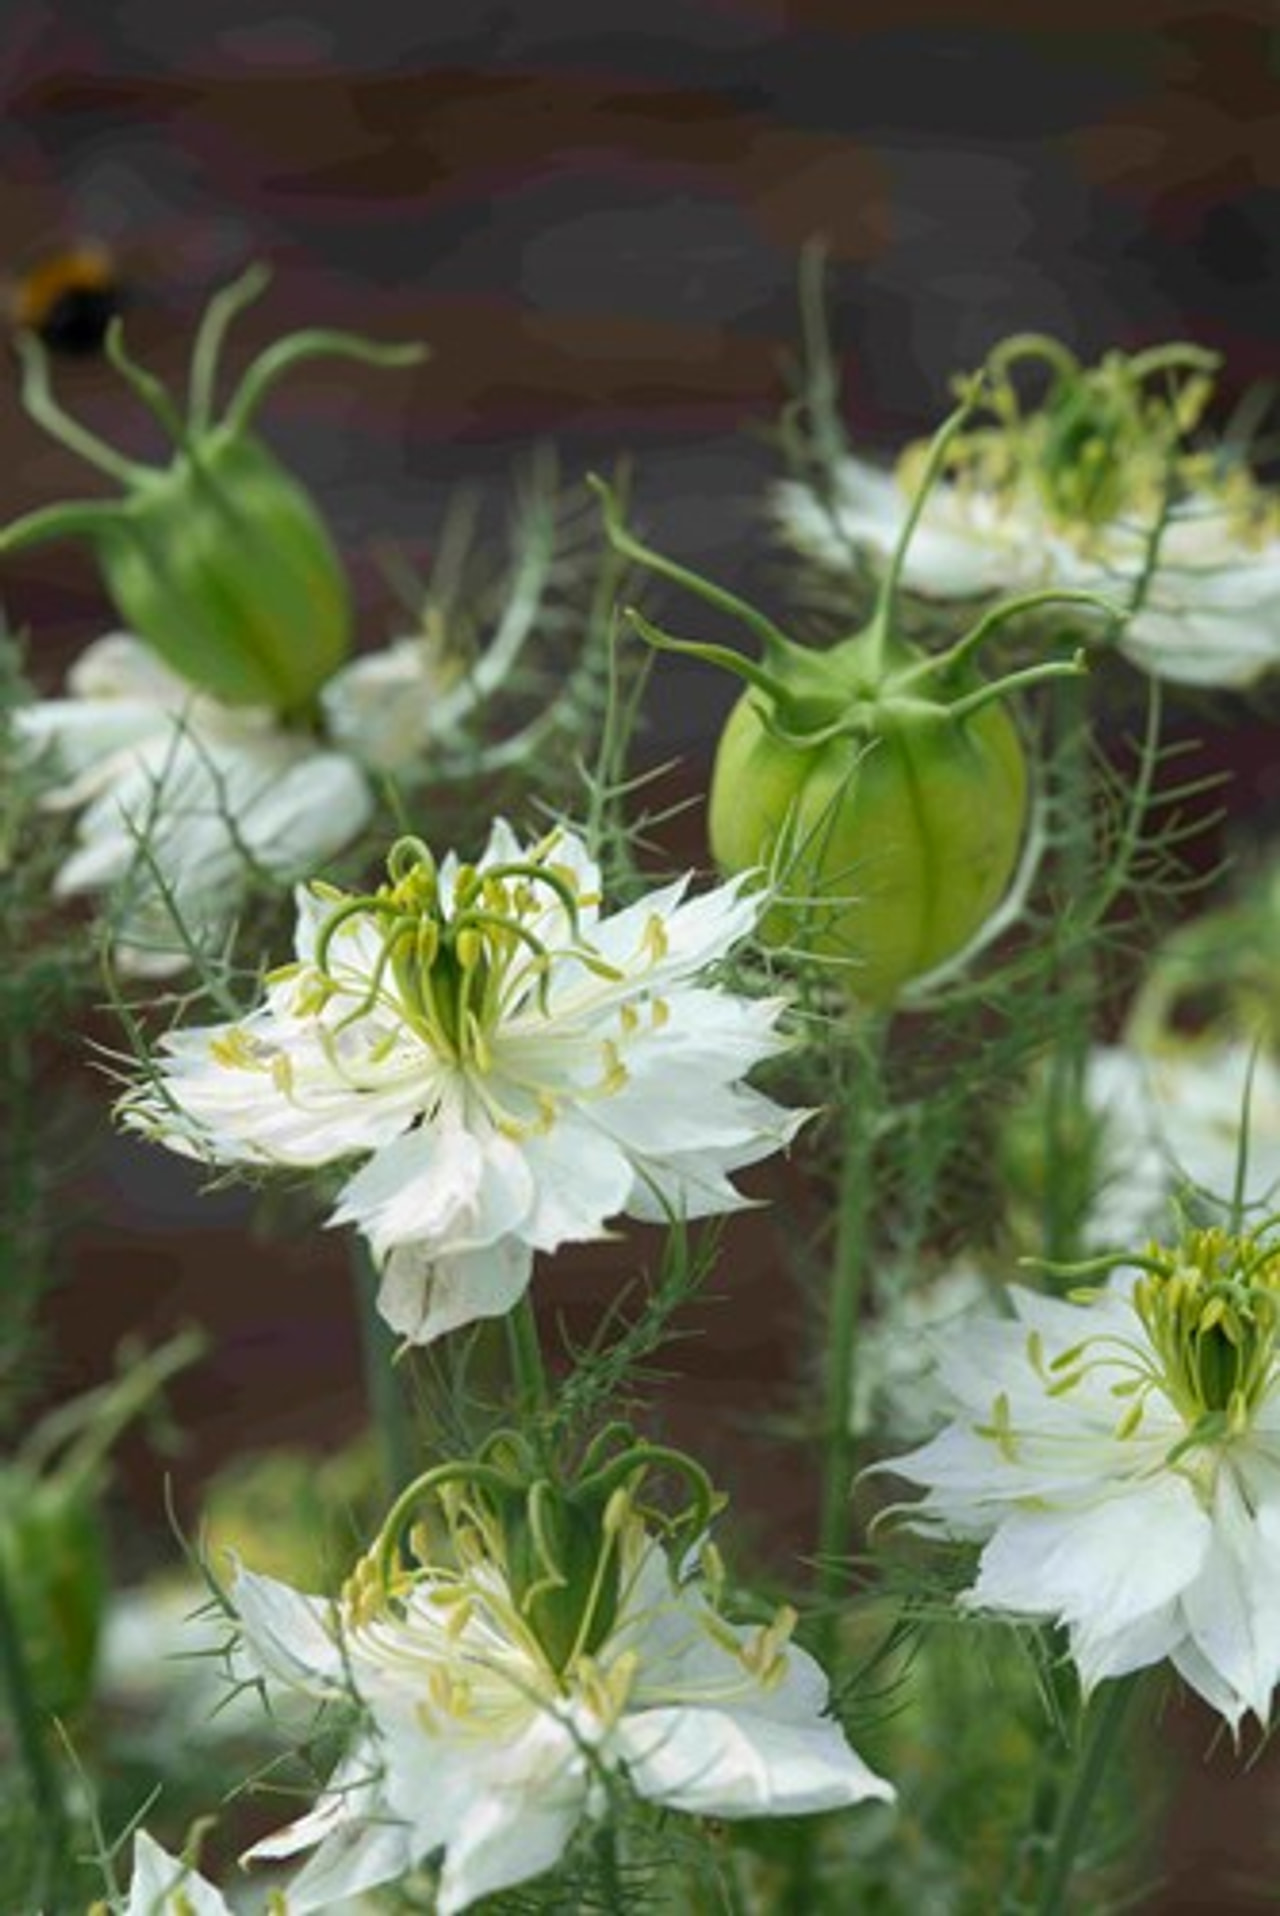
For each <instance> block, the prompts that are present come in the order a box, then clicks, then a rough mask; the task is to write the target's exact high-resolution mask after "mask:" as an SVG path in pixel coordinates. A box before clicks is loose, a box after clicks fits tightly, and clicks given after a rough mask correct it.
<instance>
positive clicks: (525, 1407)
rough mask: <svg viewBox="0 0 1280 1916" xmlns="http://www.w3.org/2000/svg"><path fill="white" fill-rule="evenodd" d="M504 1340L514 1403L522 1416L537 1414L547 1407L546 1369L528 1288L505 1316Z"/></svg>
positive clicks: (534, 1415)
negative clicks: (508, 1352) (508, 1356)
mask: <svg viewBox="0 0 1280 1916" xmlns="http://www.w3.org/2000/svg"><path fill="white" fill-rule="evenodd" d="M507 1342H508V1344H509V1346H510V1349H511V1371H512V1375H513V1376H514V1378H515V1384H516V1399H517V1402H518V1403H519V1406H520V1409H521V1411H522V1412H523V1414H524V1415H525V1416H527V1417H536V1416H537V1415H538V1414H539V1412H540V1411H544V1410H545V1409H546V1407H547V1397H548V1392H547V1372H546V1367H545V1365H544V1364H543V1361H542V1343H541V1340H540V1339H539V1336H538V1320H537V1317H536V1316H535V1314H534V1309H533V1301H532V1299H531V1298H530V1296H529V1293H528V1291H526V1292H525V1294H524V1296H523V1297H522V1298H521V1299H520V1302H519V1303H518V1304H517V1305H516V1307H515V1309H514V1310H513V1311H512V1312H511V1313H510V1315H509V1316H508V1318H507Z"/></svg>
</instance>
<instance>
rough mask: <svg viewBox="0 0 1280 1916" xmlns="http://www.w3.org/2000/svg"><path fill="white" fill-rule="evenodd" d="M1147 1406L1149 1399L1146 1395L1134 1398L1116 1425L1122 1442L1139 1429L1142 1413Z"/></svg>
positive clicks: (1117, 1434) (1117, 1433)
mask: <svg viewBox="0 0 1280 1916" xmlns="http://www.w3.org/2000/svg"><path fill="white" fill-rule="evenodd" d="M1146 1407H1147V1400H1146V1398H1145V1397H1135V1398H1134V1400H1133V1402H1132V1403H1131V1404H1130V1406H1129V1408H1128V1410H1126V1412H1125V1414H1124V1416H1123V1417H1122V1418H1121V1419H1120V1421H1119V1423H1118V1424H1117V1425H1116V1436H1117V1437H1118V1438H1119V1439H1120V1441H1121V1443H1123V1442H1124V1440H1125V1438H1126V1437H1132V1436H1133V1433H1134V1431H1135V1430H1137V1428H1138V1426H1139V1424H1140V1423H1141V1422H1142V1415H1143V1412H1144V1411H1145V1410H1146Z"/></svg>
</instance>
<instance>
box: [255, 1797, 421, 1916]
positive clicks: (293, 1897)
mask: <svg viewBox="0 0 1280 1916" xmlns="http://www.w3.org/2000/svg"><path fill="white" fill-rule="evenodd" d="M250 1854H251V1855H252V1856H254V1857H263V1858H265V1857H266V1856H267V1854H268V1851H267V1847H266V1844H265V1843H259V1844H258V1845H257V1847H256V1849H254V1850H253V1851H251V1852H250ZM415 1860H416V1859H415V1857H414V1855H413V1852H412V1849H411V1846H410V1843H409V1837H408V1832H407V1830H406V1828H405V1826H404V1824H403V1823H399V1822H396V1821H395V1820H393V1819H388V1820H386V1821H383V1822H365V1823H347V1824H344V1825H343V1826H342V1827H341V1828H340V1829H336V1830H334V1831H333V1832H332V1833H331V1834H330V1835H328V1836H326V1837H325V1839H324V1841H323V1842H322V1843H321V1845H320V1847H319V1849H318V1850H317V1851H316V1853H315V1855H314V1856H313V1857H312V1858H311V1861H310V1862H309V1863H308V1864H307V1865H306V1868H305V1869H303V1870H301V1871H300V1872H299V1874H298V1875H297V1876H295V1877H294V1879H293V1880H292V1882H291V1883H290V1884H289V1888H288V1903H287V1907H288V1911H289V1916H308V1912H309V1911H311V1910H317V1909H327V1910H334V1909H336V1908H337V1907H338V1906H339V1905H342V1906H343V1907H345V1906H346V1901H347V1898H348V1897H354V1896H359V1895H361V1894H363V1892H364V1891H365V1890H368V1889H376V1888H377V1886H378V1884H379V1883H389V1882H392V1881H394V1879H395V1878H396V1877H399V1876H404V1875H406V1874H407V1873H408V1871H409V1870H410V1869H411V1868H412V1867H413V1864H414V1862H415Z"/></svg>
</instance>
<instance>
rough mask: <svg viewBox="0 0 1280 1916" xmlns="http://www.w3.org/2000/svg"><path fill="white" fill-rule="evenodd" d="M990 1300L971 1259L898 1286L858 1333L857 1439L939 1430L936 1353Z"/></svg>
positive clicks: (941, 1398)
mask: <svg viewBox="0 0 1280 1916" xmlns="http://www.w3.org/2000/svg"><path fill="white" fill-rule="evenodd" d="M990 1299H991V1286H990V1285H989V1284H988V1283H987V1280H986V1279H985V1278H984V1277H983V1275H982V1273H981V1272H980V1271H979V1270H977V1269H976V1268H975V1267H974V1266H973V1265H971V1264H954V1265H951V1266H950V1267H949V1268H948V1269H946V1270H943V1271H939V1272H938V1273H937V1274H936V1275H935V1276H932V1277H929V1278H927V1279H926V1280H925V1281H924V1282H923V1283H920V1282H916V1283H914V1284H906V1283H903V1284H901V1286H900V1287H899V1288H897V1289H896V1290H895V1292H894V1293H893V1294H892V1295H891V1296H890V1297H889V1298H888V1299H887V1300H886V1301H885V1302H884V1303H883V1304H882V1306H881V1308H880V1310H879V1311H878V1313H877V1315H876V1316H875V1317H874V1318H872V1319H871V1321H870V1323H868V1324H867V1325H866V1326H865V1327H864V1328H863V1329H862V1330H861V1331H860V1333H859V1339H858V1363H857V1371H856V1375H855V1380H854V1395H853V1405H852V1410H851V1414H850V1419H849V1428H850V1430H852V1431H853V1433H854V1435H855V1436H858V1437H865V1436H867V1435H869V1434H870V1433H871V1432H872V1431H875V1432H876V1433H877V1435H878V1437H879V1440H880V1442H881V1443H882V1444H883V1443H884V1442H885V1441H887V1440H888V1439H889V1438H893V1439H894V1440H896V1441H898V1442H902V1443H908V1442H911V1441H912V1440H914V1439H917V1438H921V1437H926V1436H928V1435H929V1434H930V1432H932V1431H934V1430H936V1429H937V1427H938V1424H939V1423H940V1422H941V1420H942V1417H943V1415H944V1413H945V1409H946V1398H945V1394H944V1393H943V1391H942V1389H941V1387H940V1385H939V1382H938V1377H937V1371H936V1368H935V1359H936V1357H937V1353H938V1351H939V1349H941V1348H942V1347H943V1345H944V1344H945V1342H946V1340H947V1339H948V1338H949V1337H950V1336H951V1335H952V1333H953V1331H955V1330H956V1329H957V1328H958V1327H959V1326H960V1324H962V1323H963V1322H965V1321H966V1320H967V1319H969V1318H970V1317H972V1316H973V1315H974V1314H975V1313H976V1312H978V1311H980V1310H982V1309H983V1307H984V1306H989V1305H990Z"/></svg>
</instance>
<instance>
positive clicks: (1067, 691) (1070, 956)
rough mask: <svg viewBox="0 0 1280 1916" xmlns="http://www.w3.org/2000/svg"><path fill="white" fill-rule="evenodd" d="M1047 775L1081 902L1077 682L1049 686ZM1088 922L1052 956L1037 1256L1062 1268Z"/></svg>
mask: <svg viewBox="0 0 1280 1916" xmlns="http://www.w3.org/2000/svg"><path fill="white" fill-rule="evenodd" d="M1051 712H1052V724H1053V732H1054V757H1055V760H1056V766H1055V776H1056V777H1057V779H1058V780H1059V781H1060V784H1061V815H1062V825H1061V830H1062V834H1063V837H1062V850H1061V870H1062V885H1063V889H1064V892H1065V895H1066V896H1067V897H1068V898H1074V899H1083V898H1087V897H1088V896H1089V895H1090V894H1091V892H1092V890H1093V888H1094V887H1095V886H1096V884H1097V880H1098V873H1097V869H1096V863H1095V859H1096V853H1095V847H1094V833H1095V830H1096V824H1095V815H1094V779H1093V766H1092V762H1091V754H1090V746H1091V733H1090V727H1089V706H1088V692H1087V689H1086V687H1085V686H1084V685H1083V684H1081V683H1075V684H1072V683H1071V682H1069V681H1068V682H1066V683H1063V684H1059V685H1056V686H1055V687H1054V693H1053V701H1052V707H1051ZM1092 937H1093V927H1092V926H1091V925H1090V926H1089V927H1088V929H1087V930H1086V931H1085V934H1084V936H1083V937H1080V936H1074V937H1070V936H1069V938H1068V940H1067V942H1066V944H1065V945H1064V946H1063V947H1062V948H1061V949H1060V950H1059V951H1058V953H1057V957H1056V965H1057V970H1058V973H1059V980H1060V984H1059V990H1058V992H1057V994H1056V1000H1057V1018H1056V1020H1055V1025H1056V1028H1055V1031H1054V1038H1053V1047H1052V1050H1051V1052H1050V1055H1049V1060H1048V1080H1047V1095H1046V1101H1045V1112H1044V1123H1045V1136H1044V1188H1043V1200H1042V1202H1043V1254H1044V1256H1045V1257H1046V1258H1049V1259H1051V1260H1052V1261H1053V1262H1055V1263H1063V1264H1069V1263H1070V1262H1071V1261H1072V1259H1073V1258H1077V1257H1079V1255H1080V1229H1081V1225H1082V1224H1083V1222H1084V1216H1085V1212H1086V1210H1087V1208H1088V1203H1089V1197H1090V1184H1091V1180H1092V1172H1093V1167H1092V1165H1091V1164H1090V1163H1089V1162H1088V1154H1087V1153H1086V1152H1085V1151H1083V1149H1082V1138H1083V1133H1084V1121H1085V1096H1084V1075H1085V1067H1086V1064H1087V1062H1088V1055H1089V1046H1090V1040H1091V1033H1092V1031H1093V1025H1094V1013H1095V1010H1096V1008H1097V1001H1098V995H1099V979H1098V971H1097V963H1096V959H1095V956H1094V953H1093V951H1092V949H1091V948H1090V947H1091V942H1092Z"/></svg>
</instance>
